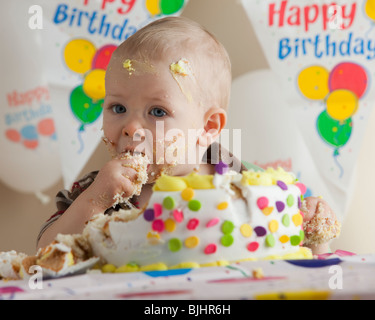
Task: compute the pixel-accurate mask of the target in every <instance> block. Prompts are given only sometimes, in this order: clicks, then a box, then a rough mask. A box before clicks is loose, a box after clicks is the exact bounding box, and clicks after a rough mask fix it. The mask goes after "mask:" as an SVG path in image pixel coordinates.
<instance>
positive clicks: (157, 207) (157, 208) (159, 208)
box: [154, 203, 163, 218]
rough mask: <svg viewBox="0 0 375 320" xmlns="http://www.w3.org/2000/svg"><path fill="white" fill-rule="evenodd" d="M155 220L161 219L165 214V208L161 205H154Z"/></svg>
mask: <svg viewBox="0 0 375 320" xmlns="http://www.w3.org/2000/svg"><path fill="white" fill-rule="evenodd" d="M154 212H155V218H157V217H160V216H161V215H162V214H163V207H162V205H161V204H160V203H154Z"/></svg>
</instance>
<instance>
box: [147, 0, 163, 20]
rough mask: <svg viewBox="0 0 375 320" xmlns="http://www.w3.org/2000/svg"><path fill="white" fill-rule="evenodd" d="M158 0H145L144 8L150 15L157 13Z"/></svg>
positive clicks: (158, 10) (158, 8)
mask: <svg viewBox="0 0 375 320" xmlns="http://www.w3.org/2000/svg"><path fill="white" fill-rule="evenodd" d="M159 4H160V0H146V8H147V10H148V12H150V14H151V15H152V16H156V15H159V14H160V13H161V12H160V5H159Z"/></svg>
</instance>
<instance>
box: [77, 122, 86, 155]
mask: <svg viewBox="0 0 375 320" xmlns="http://www.w3.org/2000/svg"><path fill="white" fill-rule="evenodd" d="M82 132H83V130H81V128H80V129H78V134H77V137H78V141H79V145H80V148H79V150H78V154H81V153H82V151H83V149H84V148H85V144H84V142H83V139H82Z"/></svg>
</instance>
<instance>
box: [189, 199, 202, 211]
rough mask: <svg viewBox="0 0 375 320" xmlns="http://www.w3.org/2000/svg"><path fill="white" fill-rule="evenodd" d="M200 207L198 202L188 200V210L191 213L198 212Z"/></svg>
mask: <svg viewBox="0 0 375 320" xmlns="http://www.w3.org/2000/svg"><path fill="white" fill-rule="evenodd" d="M201 207H202V204H201V203H200V201H199V200H190V201H189V203H188V208H189V209H190V210H191V211H199V210H200V208H201Z"/></svg>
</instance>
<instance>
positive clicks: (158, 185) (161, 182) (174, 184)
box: [153, 174, 187, 191]
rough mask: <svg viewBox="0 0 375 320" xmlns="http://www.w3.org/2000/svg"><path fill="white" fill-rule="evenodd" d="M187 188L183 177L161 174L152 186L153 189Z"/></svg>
mask: <svg viewBox="0 0 375 320" xmlns="http://www.w3.org/2000/svg"><path fill="white" fill-rule="evenodd" d="M186 188H187V184H186V182H185V181H184V179H183V178H180V177H173V176H167V175H165V174H162V175H161V177H160V178H159V179H157V180H156V182H155V185H154V187H153V190H154V191H182V190H184V189H186Z"/></svg>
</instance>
